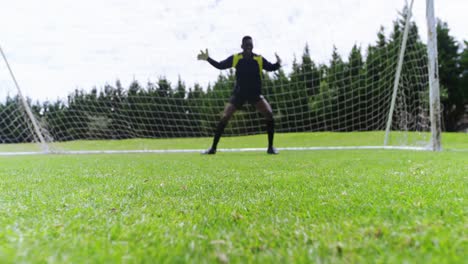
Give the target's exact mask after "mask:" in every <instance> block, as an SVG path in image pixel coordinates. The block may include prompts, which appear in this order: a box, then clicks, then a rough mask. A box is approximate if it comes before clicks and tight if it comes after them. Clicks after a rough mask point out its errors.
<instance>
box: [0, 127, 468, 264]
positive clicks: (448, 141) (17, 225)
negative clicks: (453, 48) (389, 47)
mask: <svg viewBox="0 0 468 264" xmlns="http://www.w3.org/2000/svg"><path fill="white" fill-rule="evenodd" d="M332 136H337V137H338V136H339V137H343V138H344V139H343V140H346V142H360V141H363V140H367V141H368V140H372V139H371V137H367V138H366V139H362V134H352V133H348V134H347V133H342V134H337V135H334V134H333V135H330V134H327V133H313V134H289V135H278V136H277V142H278V146H280V147H281V146H301V145H303V144H308V143H310V142H312V141H315V142H327V141H328V140H330V137H332ZM380 139H381V137H380V138H379V140H380ZM210 141H211V140H210V139H184V140H153V141H151V140H128V141H108V142H100V143H99V144H102V145H100V147H103V146H106V145H105V144H108V145H109V148H110V149H112V148H114V149H134V148H135V146H138V145H145V146H146V145H148V144H156V145H157V146H164V147H163V148H187V149H193V148H205V147H207V146H208V144H209V142H210ZM265 141H266V139H265V135H260V136H253V137H241V138H223V139H222V141H221V143H220V144H221V145H220V147H221V148H224V147H261V146H263V145H264V144H265ZM152 142H153V143H152ZM304 142H306V143H304ZM70 144H71V145H73V144H77V145H79V144H81V147H83V145H84V146H86V147H88V148H89V149H94V147H93V146H94V145H95V144H93V143H91V142H90V143H87V142H81V143H80V142H76V143H70ZM86 144H89V146H88V145H86ZM443 144H444V149H446V150H445V151H442V152H437V153H436V152H425V151H400V150H342V151H328V150H322V151H283V152H281V154H280V155H277V156H269V155H266V154H265V153H263V152H245V153H227V152H225V153H223V152H220V153H218V154H217V155H215V156H202V155H199V154H196V153H185V154H184V153H181V154H112V155H105V154H99V155H31V156H4V157H0V190H1V192H0V227H1V228H0V260H1V262H2V263H174V262H175V263H185V262H190V263H250V262H254V263H270V262H274V263H293V262H295V263H405V262H406V263H466V259H467V253H466V252H468V237H467V232H466V231H467V228H468V221H467V219H468V218H467V215H468V207H467V203H466V197H467V190H468V189H467V183H468V181H467V176H468V151H467V149H468V135H467V134H444V135H443ZM8 147H10V148H15V146H8ZM70 149H73V147H70Z"/></svg>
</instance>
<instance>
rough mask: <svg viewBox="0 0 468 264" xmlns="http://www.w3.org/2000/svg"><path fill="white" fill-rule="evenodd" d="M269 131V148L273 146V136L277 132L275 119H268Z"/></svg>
mask: <svg viewBox="0 0 468 264" xmlns="http://www.w3.org/2000/svg"><path fill="white" fill-rule="evenodd" d="M266 127H267V133H268V148H271V147H273V137H274V134H275V120H274V119H268V120H267V121H266Z"/></svg>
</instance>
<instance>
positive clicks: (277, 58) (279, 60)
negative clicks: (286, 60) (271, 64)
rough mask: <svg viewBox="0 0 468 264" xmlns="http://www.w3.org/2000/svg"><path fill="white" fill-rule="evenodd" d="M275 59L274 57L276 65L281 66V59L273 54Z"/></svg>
mask: <svg viewBox="0 0 468 264" xmlns="http://www.w3.org/2000/svg"><path fill="white" fill-rule="evenodd" d="M275 57H276V63H278V64H279V65H280V66H281V58H280V57H279V56H278V54H277V53H275Z"/></svg>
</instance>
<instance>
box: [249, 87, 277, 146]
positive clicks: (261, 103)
mask: <svg viewBox="0 0 468 264" xmlns="http://www.w3.org/2000/svg"><path fill="white" fill-rule="evenodd" d="M255 108H257V111H259V112H260V113H262V115H263V116H264V117H265V122H266V130H267V133H268V150H267V153H268V154H278V150H276V148H275V147H273V138H274V134H275V120H274V118H273V110H272V109H271V106H270V104H269V103H268V101H267V100H266V99H265V98H264V97H263V96H261V97H260V100H258V101H257V102H256V103H255Z"/></svg>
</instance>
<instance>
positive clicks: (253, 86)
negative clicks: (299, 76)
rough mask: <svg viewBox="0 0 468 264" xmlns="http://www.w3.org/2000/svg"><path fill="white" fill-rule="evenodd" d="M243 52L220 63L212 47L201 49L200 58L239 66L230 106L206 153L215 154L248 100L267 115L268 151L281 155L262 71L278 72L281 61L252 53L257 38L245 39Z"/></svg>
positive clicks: (222, 66)
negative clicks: (228, 125)
mask: <svg viewBox="0 0 468 264" xmlns="http://www.w3.org/2000/svg"><path fill="white" fill-rule="evenodd" d="M241 48H242V52H241V53H238V54H234V55H232V56H230V57H229V58H227V59H225V60H223V61H221V62H217V61H215V60H213V59H212V58H210V56H209V55H208V49H206V50H205V51H200V54H199V55H198V59H199V60H206V61H208V62H209V63H210V64H211V65H213V66H214V67H215V68H217V69H220V70H224V69H229V68H235V69H236V84H235V86H234V90H233V92H232V96H231V99H230V100H229V103H228V104H227V105H226V107H225V109H224V112H223V115H222V117H221V120H220V121H219V123H218V125H217V127H216V131H215V135H214V139H213V145H212V146H211V148H209V149H208V150H206V151H205V152H203V154H215V153H216V148H217V146H218V142H219V139H220V138H221V135H222V134H223V131H224V128H225V127H226V125H227V124H228V122H229V119H231V117H232V115H233V114H234V113H235V112H236V110H237V109H239V108H241V107H242V105H243V104H244V103H245V102H248V103H250V104H252V105H254V106H255V108H256V109H257V111H259V112H260V113H262V114H263V116H264V117H265V121H266V129H267V133H268V149H267V153H268V154H278V151H277V150H276V148H275V147H273V136H274V132H275V130H274V126H275V123H274V119H273V112H272V109H271V106H270V104H269V103H268V102H267V100H266V99H265V98H264V97H263V95H262V93H261V88H262V78H261V76H262V70H263V69H265V70H267V71H276V70H278V69H279V68H280V67H281V60H280V58H279V57H278V55H277V54H275V56H276V60H277V62H276V63H275V64H272V63H270V62H268V61H267V60H266V59H265V58H263V57H262V56H260V55H257V54H255V53H253V52H252V49H253V41H252V37H250V36H245V37H243V38H242V45H241Z"/></svg>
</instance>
